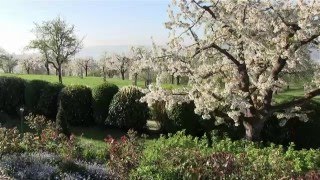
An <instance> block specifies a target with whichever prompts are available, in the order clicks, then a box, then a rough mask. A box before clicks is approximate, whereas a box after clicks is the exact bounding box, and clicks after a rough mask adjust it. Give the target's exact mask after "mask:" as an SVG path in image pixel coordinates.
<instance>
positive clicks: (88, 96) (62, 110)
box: [57, 85, 94, 132]
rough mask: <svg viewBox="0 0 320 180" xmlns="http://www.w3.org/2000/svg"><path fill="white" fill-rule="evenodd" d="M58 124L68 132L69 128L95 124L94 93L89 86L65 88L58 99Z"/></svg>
mask: <svg viewBox="0 0 320 180" xmlns="http://www.w3.org/2000/svg"><path fill="white" fill-rule="evenodd" d="M58 105H59V108H58V114H57V124H58V126H60V128H62V130H63V131H65V132H67V129H68V126H69V125H73V126H87V125H92V124H94V121H93V110H92V92H91V89H90V88H89V87H87V86H82V85H72V86H67V87H65V88H63V89H62V90H61V92H60V94H59V98H58Z"/></svg>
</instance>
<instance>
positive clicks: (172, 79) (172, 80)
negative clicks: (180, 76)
mask: <svg viewBox="0 0 320 180" xmlns="http://www.w3.org/2000/svg"><path fill="white" fill-rule="evenodd" d="M171 84H174V75H173V74H172V75H171Z"/></svg>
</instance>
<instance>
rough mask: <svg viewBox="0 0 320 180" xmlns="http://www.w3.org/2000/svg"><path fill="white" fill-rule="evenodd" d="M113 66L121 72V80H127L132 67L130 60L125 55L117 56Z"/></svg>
mask: <svg viewBox="0 0 320 180" xmlns="http://www.w3.org/2000/svg"><path fill="white" fill-rule="evenodd" d="M111 62H112V66H114V68H115V69H117V70H118V71H119V73H120V74H121V79H122V80H124V79H125V74H126V73H127V72H128V70H129V67H130V58H128V57H127V56H125V55H124V54H122V55H120V54H115V55H114V56H113V58H112V61H111Z"/></svg>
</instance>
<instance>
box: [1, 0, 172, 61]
mask: <svg viewBox="0 0 320 180" xmlns="http://www.w3.org/2000/svg"><path fill="white" fill-rule="evenodd" d="M169 3H170V0H64V1H63V0H1V1H0V47H2V48H4V49H5V50H7V51H8V52H10V53H20V52H21V51H22V50H23V48H24V47H25V46H26V45H27V44H28V43H29V42H30V40H31V39H33V38H34V36H33V33H32V29H33V28H34V27H35V25H34V23H41V22H42V21H47V20H52V19H54V18H56V17H58V16H60V17H62V18H63V19H64V20H65V21H67V23H69V24H73V25H75V27H76V33H77V35H78V36H79V37H84V48H83V50H82V51H81V52H80V54H81V55H83V56H99V54H101V53H103V52H104V51H106V50H109V51H119V50H120V51H122V50H123V49H126V48H127V47H129V46H132V45H146V46H148V45H151V37H152V38H153V39H154V40H155V41H156V42H157V43H159V44H164V43H165V42H166V40H167V37H168V31H167V30H166V29H165V27H164V25H163V24H164V22H166V21H167V20H168V17H167V11H166V10H167V7H168V4H169Z"/></svg>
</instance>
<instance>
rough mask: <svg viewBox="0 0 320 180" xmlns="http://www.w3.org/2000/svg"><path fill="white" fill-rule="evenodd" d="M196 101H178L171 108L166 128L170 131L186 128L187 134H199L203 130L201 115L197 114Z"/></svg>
mask: <svg viewBox="0 0 320 180" xmlns="http://www.w3.org/2000/svg"><path fill="white" fill-rule="evenodd" d="M194 109H195V105H194V102H192V101H191V102H189V103H188V102H183V103H181V104H179V103H177V104H175V105H174V106H173V108H172V109H171V110H169V111H168V112H167V113H168V117H169V119H170V120H169V121H167V123H165V125H164V129H165V130H166V131H167V132H169V133H175V132H177V131H180V130H183V129H185V131H186V133H187V134H191V135H198V134H199V133H200V132H201V124H200V120H201V116H199V115H197V114H195V112H194Z"/></svg>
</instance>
